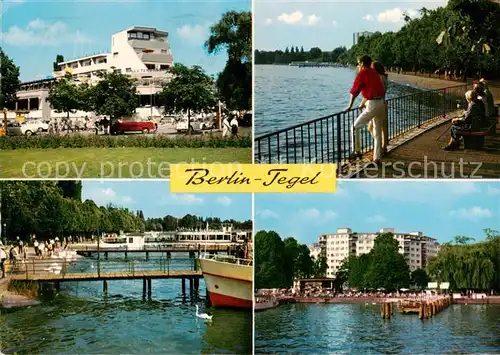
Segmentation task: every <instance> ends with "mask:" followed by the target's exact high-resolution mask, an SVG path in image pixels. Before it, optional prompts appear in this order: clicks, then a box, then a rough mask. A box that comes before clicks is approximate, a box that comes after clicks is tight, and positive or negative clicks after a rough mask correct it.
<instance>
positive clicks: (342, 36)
mask: <svg viewBox="0 0 500 355" xmlns="http://www.w3.org/2000/svg"><path fill="white" fill-rule="evenodd" d="M446 2H447V0H423V1H419V2H415V1H405V0H403V1H387V0H365V1H359V0H351V1H346V0H343V1H341V0H309V1H297V0H255V5H254V14H255V18H254V21H255V25H254V26H255V35H254V36H255V37H254V41H255V49H260V50H277V49H281V50H284V49H285V47H287V46H288V47H290V46H294V47H295V46H297V47H299V48H300V47H301V46H303V47H304V49H305V50H309V49H310V48H312V47H319V48H321V49H322V50H325V51H326V50H328V51H332V50H333V49H335V48H336V47H339V46H345V47H347V48H350V47H351V46H352V44H353V43H352V42H353V38H352V37H353V33H355V32H364V31H369V32H376V31H380V32H388V31H397V30H399V29H400V28H401V27H402V26H403V25H404V21H403V13H405V12H406V13H408V14H409V15H410V17H416V16H419V13H418V10H419V9H421V8H422V7H426V8H427V9H435V8H437V7H440V6H444V5H445V4H446Z"/></svg>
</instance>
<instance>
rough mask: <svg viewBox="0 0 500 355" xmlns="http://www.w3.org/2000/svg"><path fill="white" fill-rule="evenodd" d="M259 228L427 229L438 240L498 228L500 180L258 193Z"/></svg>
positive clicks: (307, 237) (306, 233)
mask: <svg viewBox="0 0 500 355" xmlns="http://www.w3.org/2000/svg"><path fill="white" fill-rule="evenodd" d="M254 208H255V219H254V226H255V227H254V228H255V231H256V232H257V231H260V230H274V231H276V232H277V233H278V234H279V235H280V236H281V238H282V239H284V238H286V237H295V238H296V239H297V240H298V241H299V242H300V243H302V244H307V245H310V244H312V243H317V241H318V236H319V235H321V234H328V233H335V231H336V230H337V228H351V229H352V230H353V232H378V231H379V230H380V229H381V228H395V230H396V232H402V233H409V232H415V231H419V232H423V234H424V235H426V236H429V237H432V238H436V239H437V240H438V242H440V243H444V242H448V241H452V240H453V238H454V237H455V236H457V235H462V236H468V237H473V238H475V239H476V241H480V240H484V239H485V235H484V233H483V229H485V228H492V229H496V230H500V181H497V182H473V181H444V182H440V181H423V180H420V181H402V180H396V181H388V180H385V181H369V180H364V181H362V182H358V181H340V182H338V190H337V192H336V193H332V194H256V195H255V207H254Z"/></svg>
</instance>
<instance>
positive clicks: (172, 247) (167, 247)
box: [70, 242, 241, 253]
mask: <svg viewBox="0 0 500 355" xmlns="http://www.w3.org/2000/svg"><path fill="white" fill-rule="evenodd" d="M174 243H175V242H174ZM237 245H241V243H236V242H224V243H220V244H203V243H199V244H184V245H182V244H173V243H172V244H170V243H164V244H159V245H144V246H143V247H129V246H128V245H120V246H116V247H109V246H106V247H103V246H98V245H97V243H96V244H94V245H75V246H70V248H71V250H74V251H79V252H83V251H88V252H97V251H100V252H101V253H105V252H126V251H127V252H129V251H130V252H155V251H156V252H164V251H177V250H180V251H203V250H204V249H208V250H211V251H226V250H227V249H228V248H229V247H231V246H237Z"/></svg>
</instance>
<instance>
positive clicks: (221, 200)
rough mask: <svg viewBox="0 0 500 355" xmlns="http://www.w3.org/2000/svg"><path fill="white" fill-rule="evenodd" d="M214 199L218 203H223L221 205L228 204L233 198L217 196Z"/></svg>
mask: <svg viewBox="0 0 500 355" xmlns="http://www.w3.org/2000/svg"><path fill="white" fill-rule="evenodd" d="M215 201H216V202H217V203H218V204H220V205H223V206H229V205H230V204H231V203H232V202H233V200H232V199H231V198H230V197H228V196H220V197H217V199H216V200H215Z"/></svg>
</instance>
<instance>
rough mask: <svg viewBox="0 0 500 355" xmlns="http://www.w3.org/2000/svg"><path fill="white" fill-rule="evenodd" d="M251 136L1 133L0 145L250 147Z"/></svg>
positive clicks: (1, 146)
mask: <svg viewBox="0 0 500 355" xmlns="http://www.w3.org/2000/svg"><path fill="white" fill-rule="evenodd" d="M251 147H252V139H251V138H250V137H243V138H239V139H227V138H221V137H213V136H211V137H210V136H208V137H200V136H193V137H187V136H184V137H176V138H168V137H162V136H152V137H151V136H96V135H92V136H84V135H71V136H48V135H45V136H31V137H24V136H14V137H9V136H2V137H0V149H4V150H6V149H30V148H31V149H49V148H251Z"/></svg>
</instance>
